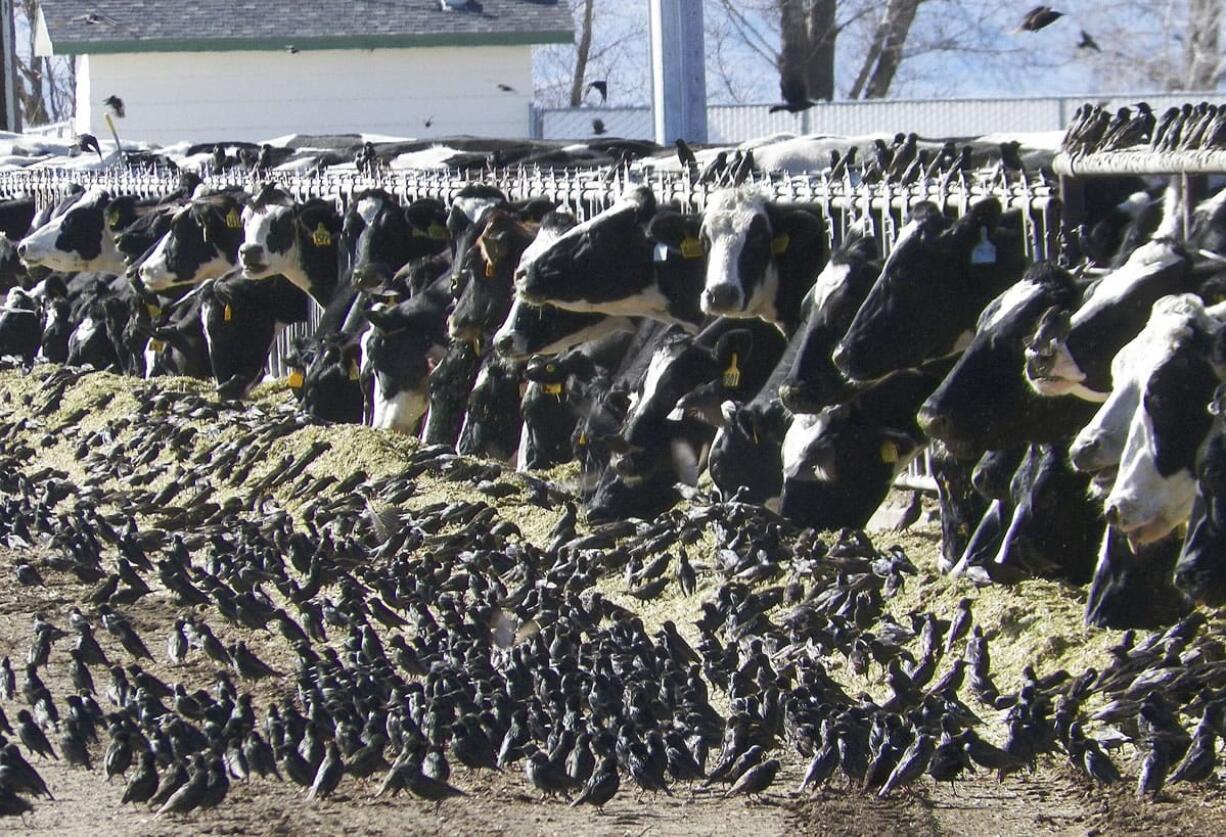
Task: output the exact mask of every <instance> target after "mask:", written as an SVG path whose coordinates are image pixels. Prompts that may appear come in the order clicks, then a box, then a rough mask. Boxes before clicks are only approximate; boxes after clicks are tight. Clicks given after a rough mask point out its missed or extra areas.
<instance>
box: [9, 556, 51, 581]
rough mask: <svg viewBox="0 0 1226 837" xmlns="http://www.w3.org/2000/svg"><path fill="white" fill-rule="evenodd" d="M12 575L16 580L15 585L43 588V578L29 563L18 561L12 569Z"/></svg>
mask: <svg viewBox="0 0 1226 837" xmlns="http://www.w3.org/2000/svg"><path fill="white" fill-rule="evenodd" d="M13 575H14V576H16V578H17V583H18V584H21V585H23V586H25V587H43V586H45V584H44V582H43V577H42V576H41V575H40V574H39V572H38V570H36V569H34V567H33V565H32V564H30V562H29V561H18V562H17V565H16V566H15V567H13Z"/></svg>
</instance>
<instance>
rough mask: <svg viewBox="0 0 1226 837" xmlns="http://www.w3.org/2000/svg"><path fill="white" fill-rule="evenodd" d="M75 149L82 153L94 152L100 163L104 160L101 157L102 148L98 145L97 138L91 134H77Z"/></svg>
mask: <svg viewBox="0 0 1226 837" xmlns="http://www.w3.org/2000/svg"><path fill="white" fill-rule="evenodd" d="M77 148H80V149H81V150H82V151H92V152H94V153H95V154H97V155H98V160H99V161H100V162H101V161H102V160H103V159H104V158H103V156H102V146H100V145H99V144H98V138H97V137H95V136H94V135H93V134H79V135H78V136H77Z"/></svg>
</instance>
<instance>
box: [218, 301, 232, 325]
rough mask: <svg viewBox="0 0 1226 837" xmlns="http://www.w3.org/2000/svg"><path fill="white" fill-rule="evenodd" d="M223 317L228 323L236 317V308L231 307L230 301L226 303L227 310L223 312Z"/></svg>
mask: <svg viewBox="0 0 1226 837" xmlns="http://www.w3.org/2000/svg"><path fill="white" fill-rule="evenodd" d="M221 318H222V319H223V320H225V321H226V322H227V323H228V322H230V320H232V319H234V309H233V308H231V307H230V305H229V304H228V303H227V304H226V307H225V310H223V311H222V312H221Z"/></svg>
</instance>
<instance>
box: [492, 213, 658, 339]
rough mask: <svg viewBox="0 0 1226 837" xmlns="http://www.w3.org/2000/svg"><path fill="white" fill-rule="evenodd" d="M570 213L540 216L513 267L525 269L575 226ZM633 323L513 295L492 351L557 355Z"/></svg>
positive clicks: (631, 326) (629, 329) (629, 327)
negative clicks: (534, 301)
mask: <svg viewBox="0 0 1226 837" xmlns="http://www.w3.org/2000/svg"><path fill="white" fill-rule="evenodd" d="M577 223H578V222H577V221H576V220H575V218H574V216H573V215H569V214H567V213H564V212H550V213H548V214H547V215H545V217H544V218H542V219H541V225H540V229H539V230H537V234H536V238H534V239H533V240H532V243H531V244H529V245H528V247H527V249H525V250H524V252H523V253H522V254H521V256H520V260H519V261H520V264H519V267H518V268H517V269H516V282H517V283H518V281H519V274H520V273H524V272H526V271H527V266H528V265H529V264H531V263H532V261H533V260H534V259H535V258H536V256H537V254H538V253H542V252H544V251H545V250H547V249H548V248H549V246H550V245H551V244H552V243H553V242H554V241H556V240H557V239H558V238H559V237H561V235H562V234H563V233H565V232H566V231H567V230H569V229H572V228H573V227H575V226H576V225H577ZM634 330H635V325H634V322H633V321H632V320H631V319H630V318H629V317H625V316H614V315H610V314H593V313H589V312H580V311H568V310H566V309H563V308H555V307H554V306H552V305H545V306H540V305H530V304H529V303H527V302H524V301H523V300H522V299H521V298H519V297H518V296H516V297H515V298H514V299H513V300H512V302H511V307H510V309H509V310H508V311H507V314H506V316H505V317H504V318H503V321H502V324H501V325H500V326H499V327H498V330H497V331H496V332H495V333H494V336H493V344H494V351H496V352H498V354H499V355H501V356H502V357H504V358H506V359H508V360H516V361H519V360H527V359H528V358H529V357H530V356H532V355H556V354H559V353H561V352H565V351H567V350H569V349H573V348H575V347H576V346H579V345H581V344H583V343H587V342H591V341H595V340H600V339H603V338H605V337H607V336H609V335H612V334H616V333H619V332H633V331H634Z"/></svg>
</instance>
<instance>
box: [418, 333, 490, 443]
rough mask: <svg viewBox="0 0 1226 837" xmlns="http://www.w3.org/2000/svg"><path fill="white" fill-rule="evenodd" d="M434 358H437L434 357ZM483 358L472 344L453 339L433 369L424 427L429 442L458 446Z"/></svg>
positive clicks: (428, 382)
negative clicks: (428, 408)
mask: <svg viewBox="0 0 1226 837" xmlns="http://www.w3.org/2000/svg"><path fill="white" fill-rule="evenodd" d="M432 360H433V359H432ZM481 361H482V357H481V355H480V354H479V353H478V352H477V349H476V348H475V347H474V346H473V344H472V343H456V342H455V341H452V342H451V345H449V346H448V347H447V349H446V351H445V352H444V353H443V356H442V357H441V358H438V360H437V362H434V368H433V369H431V370H430V377H429V380H428V381H427V382H426V391H427V395H428V397H429V405H430V410H429V412H428V413H427V414H426V422H425V426H424V427H423V428H422V434H421V438H422V442H423V443H424V444H427V445H448V446H449V447H455V445H456V442H457V441H459V438H460V431H461V430H462V429H463V427H464V414H465V413H466V412H467V411H468V394H469V392H471V391H472V387H473V384H474V383H475V382H476V380H477V373H479V372H480V371H481Z"/></svg>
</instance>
